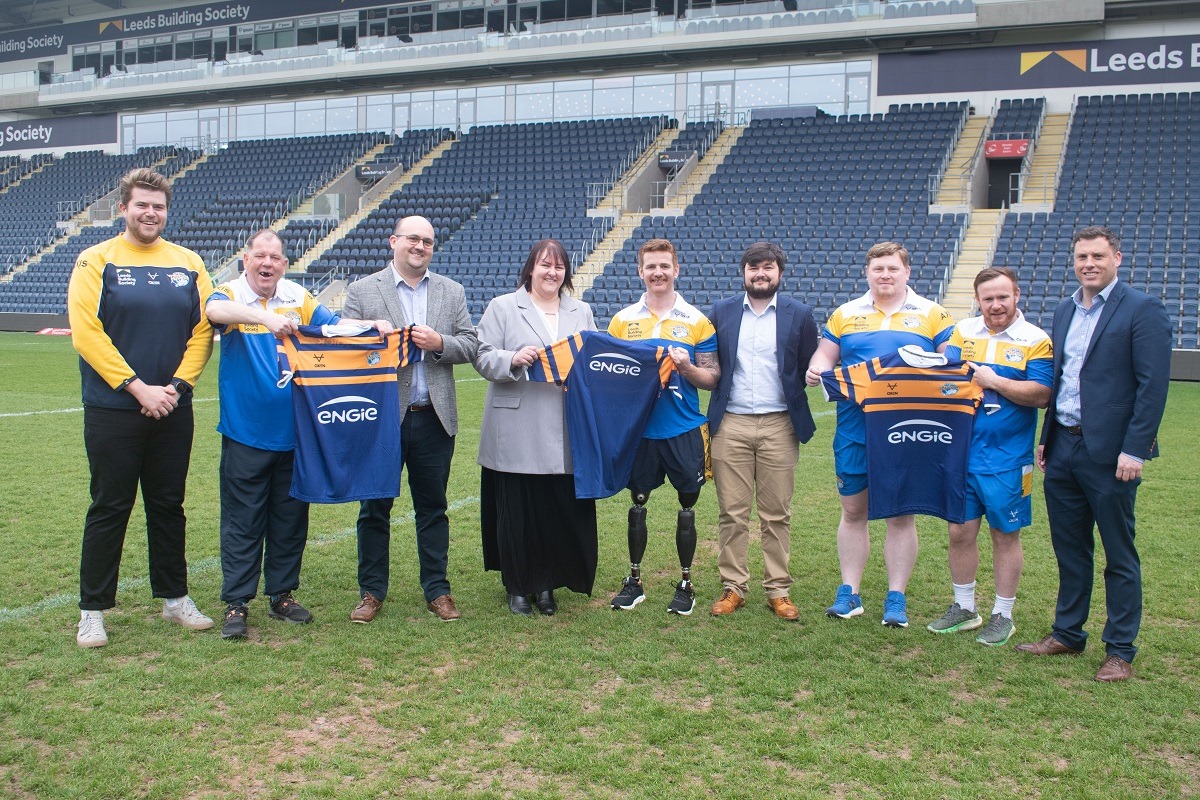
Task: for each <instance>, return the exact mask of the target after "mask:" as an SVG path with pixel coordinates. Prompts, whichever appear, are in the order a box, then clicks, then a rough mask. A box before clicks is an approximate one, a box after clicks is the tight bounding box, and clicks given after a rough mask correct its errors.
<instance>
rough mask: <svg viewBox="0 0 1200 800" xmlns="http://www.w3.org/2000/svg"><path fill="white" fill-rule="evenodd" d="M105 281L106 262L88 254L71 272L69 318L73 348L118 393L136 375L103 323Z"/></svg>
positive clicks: (95, 254)
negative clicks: (101, 311) (123, 384)
mask: <svg viewBox="0 0 1200 800" xmlns="http://www.w3.org/2000/svg"><path fill="white" fill-rule="evenodd" d="M103 281H104V259H103V258H102V257H101V256H100V254H99V253H96V252H94V251H91V250H85V251H84V252H83V253H82V254H80V256H79V260H78V261H76V262H75V269H74V271H72V272H71V282H70V284H69V285H68V287H67V315H68V318H69V319H70V325H71V345H72V346H73V347H74V348H75V351H76V352H77V353H79V355H80V357H81V358H83V360H84V361H86V362H87V363H88V364H89V365H91V367H92V369H94V370H96V372H97V374H99V375H100V377H101V378H103V379H104V381H105V382H106V383H107V384H108V385H109V386H110V387H111V388H113V389H116V388H117V387H118V386H120V385H121V384H122V383H125V382H126V381H127V380H129V379H130V378H133V377H135V375H134V372H133V368H132V367H130V366H129V364H128V363H127V362H126V361H125V357H124V356H122V355H121V351H119V350H117V347H116V345H114V344H113V342H112V339H110V338H109V336H108V334H107V333H106V332H105V330H104V324H103V323H101V322H100V316H99V314H100V290H101V284H102V283H103Z"/></svg>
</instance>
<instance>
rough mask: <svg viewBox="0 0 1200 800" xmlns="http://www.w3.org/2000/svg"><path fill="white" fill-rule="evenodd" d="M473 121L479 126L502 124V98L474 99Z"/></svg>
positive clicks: (501, 96)
mask: <svg viewBox="0 0 1200 800" xmlns="http://www.w3.org/2000/svg"><path fill="white" fill-rule="evenodd" d="M475 121H476V122H477V123H479V124H480V125H496V124H499V123H502V122H504V96H503V95H500V96H498V97H497V96H492V97H477V98H476V99H475Z"/></svg>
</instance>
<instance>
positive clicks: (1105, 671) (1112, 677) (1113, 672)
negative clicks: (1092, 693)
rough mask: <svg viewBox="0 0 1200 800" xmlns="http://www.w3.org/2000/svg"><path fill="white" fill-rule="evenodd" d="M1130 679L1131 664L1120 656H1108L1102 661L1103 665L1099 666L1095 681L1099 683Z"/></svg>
mask: <svg viewBox="0 0 1200 800" xmlns="http://www.w3.org/2000/svg"><path fill="white" fill-rule="evenodd" d="M1132 677H1133V664H1130V663H1129V662H1128V661H1126V660H1125V659H1123V658H1121V657H1120V656H1109V657H1108V658H1106V659H1104V663H1103V664H1101V665H1100V670H1099V671H1098V672H1097V673H1096V680H1098V681H1100V682H1101V683H1113V682H1114V681H1127V680H1129V679H1130V678H1132Z"/></svg>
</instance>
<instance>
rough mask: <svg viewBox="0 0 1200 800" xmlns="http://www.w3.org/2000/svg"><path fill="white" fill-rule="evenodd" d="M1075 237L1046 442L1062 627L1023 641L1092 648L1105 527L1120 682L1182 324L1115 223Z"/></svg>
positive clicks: (1111, 637) (1049, 651) (1138, 615)
mask: <svg viewBox="0 0 1200 800" xmlns="http://www.w3.org/2000/svg"><path fill="white" fill-rule="evenodd" d="M1071 244H1072V247H1073V248H1074V257H1075V277H1076V278H1077V279H1078V280H1079V288H1078V289H1077V290H1076V291H1075V294H1074V295H1072V296H1071V297H1069V298H1067V299H1066V300H1064V301H1063V302H1062V303H1060V304H1059V306H1058V309H1057V310H1056V311H1055V312H1054V323H1053V338H1054V386H1053V394H1052V395H1051V397H1050V406H1049V408H1048V410H1047V411H1046V420H1045V422H1044V424H1043V425H1042V438H1041V443H1040V444H1039V445H1038V448H1037V463H1038V467H1039V468H1040V469H1041V470H1042V471H1043V472H1045V473H1046V480H1045V494H1046V510H1047V512H1048V514H1049V518H1050V540H1051V542H1052V543H1053V545H1054V555H1055V557H1056V558H1057V559H1058V606H1057V608H1056V609H1055V613H1054V627H1053V630H1052V631H1051V632H1050V633H1049V634H1047V635H1046V636H1045V637H1044V638H1043V639H1042V640H1041V641H1038V642H1030V643H1028V644H1021V645H1017V649H1018V650H1020V651H1022V652H1025V653H1032V654H1034V655H1059V654H1072V655H1075V654H1078V653H1081V652H1083V648H1084V645H1085V643H1086V642H1087V633H1086V632H1085V631H1084V630H1083V625H1084V623H1085V622H1086V621H1087V618H1088V610H1089V606H1090V604H1091V599H1092V569H1093V565H1092V554H1093V550H1094V548H1095V539H1094V536H1093V532H1092V531H1093V526H1095V527H1096V528H1099V530H1100V541H1101V542H1102V543H1103V545H1104V554H1105V559H1106V561H1107V564H1106V565H1105V568H1104V588H1105V595H1106V599H1107V606H1108V623H1107V624H1106V625H1105V626H1104V635H1103V639H1104V643H1105V646H1106V650H1107V654H1108V655H1107V658H1105V660H1104V663H1103V664H1102V665H1101V667H1100V670H1099V671H1098V672H1097V673H1096V680H1098V681H1105V682H1109V681H1120V680H1126V679H1128V678H1129V677H1131V676H1132V675H1133V657H1134V655H1135V654H1136V653H1137V647H1135V646H1134V644H1133V640H1134V639H1135V638H1136V637H1137V633H1138V628H1139V626H1140V625H1141V621H1142V572H1141V562H1140V561H1139V559H1138V553H1137V548H1136V547H1135V546H1134V541H1133V539H1134V515H1133V508H1134V501H1135V500H1136V498H1137V487H1138V484H1139V483H1141V480H1142V464H1143V462H1145V461H1146V460H1147V459H1150V458H1154V457H1155V456H1156V455H1158V441H1157V437H1158V425H1159V422H1160V421H1161V420H1162V415H1163V408H1164V407H1165V406H1166V402H1167V384H1168V381H1169V380H1170V366H1171V330H1170V322H1169V320H1168V319H1167V312H1166V309H1165V308H1163V304H1162V302H1161V301H1159V300H1158V299H1156V298H1153V297H1151V296H1149V295H1147V294H1144V293H1143V292H1139V291H1138V290H1136V289H1133V288H1130V287H1129V286H1126V285H1125V284H1124V283H1121V282H1120V281H1118V280H1117V268H1118V267H1120V266H1121V240H1120V238H1118V237H1117V235H1116V234H1115V233H1113V232H1112V231H1111V230H1109V229H1108V228H1103V227H1099V226H1092V227H1087V228H1083V229H1082V230H1080V231H1079V232H1077V233H1076V234H1075V236H1074V238H1073V239H1072V242H1071Z"/></svg>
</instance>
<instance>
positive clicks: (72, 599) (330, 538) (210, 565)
mask: <svg viewBox="0 0 1200 800" xmlns="http://www.w3.org/2000/svg"><path fill="white" fill-rule="evenodd" d="M478 504H479V498H478V497H477V496H476V497H467V498H464V499H462V500H455V501H454V502H453V503H451V504H450V506H449V508H447V509H446V510H447V511H458V510H460V509H463V508H467V507H469V506H474V505H478ZM412 521H413V513H412V512H411V511H410V512H408V513H407V514H404V515H403V516H398V517H392V527H393V528H398V527H400V526H402V525H409V524H411V523H412ZM356 533H357V531H356V529H354V528H343V529H342V530H340V531H335V532H334V533H331V534H328V535H327V536H316V537H313V538H310V539H309V540H308V547H325V546H326V545H331V544H336V543H338V542H341V541H344V540H346V539H349V538H350V537H351V536H354V535H356ZM220 568H221V559H220V558H217V557H216V556H210V557H209V558H202V559H200V560H199V561H193V562H191V563H190V564H188V576H189V577H190V578H194V577H196V576H198V575H204V574H207V573H209V572H216V571H217V570H219V569H220ZM149 584H150V578H149V577H147V576H142V577H138V578H126V579H125V580H122V581H120V582H119V583H118V584H117V591H118V592H128V591H131V590H133V589H141V588H143V587H145V586H148V585H149ZM78 602H79V594H78V593H74V592H73V593H71V594H59V595H55V596H53V597H47V598H45V599H43V600H39V601H37V602H36V603H34V604H33V605H28V606H21V607H20V608H0V623H5V622H14V621H16V620H19V619H28V618H29V617H33V616H37V615H38V614H40V613H42V612H43V611H52V610H54V609H58V608H62V607H64V606H68V605H74V604H75V603H78Z"/></svg>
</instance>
